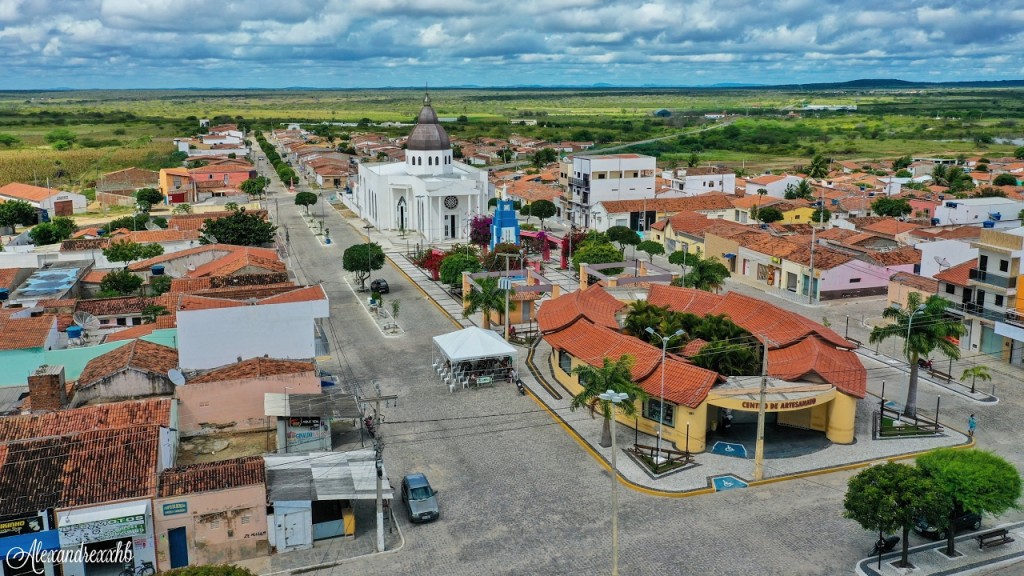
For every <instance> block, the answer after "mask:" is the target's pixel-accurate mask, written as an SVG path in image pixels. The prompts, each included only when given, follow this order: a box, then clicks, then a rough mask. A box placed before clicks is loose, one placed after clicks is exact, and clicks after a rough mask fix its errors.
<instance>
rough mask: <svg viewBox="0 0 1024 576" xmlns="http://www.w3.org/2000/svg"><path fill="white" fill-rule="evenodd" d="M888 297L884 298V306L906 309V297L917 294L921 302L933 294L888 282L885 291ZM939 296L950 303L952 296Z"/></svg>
mask: <svg viewBox="0 0 1024 576" xmlns="http://www.w3.org/2000/svg"><path fill="white" fill-rule="evenodd" d="M887 293H888V296H887V297H886V304H888V305H889V306H892V305H893V304H899V306H900V308H903V309H904V310H906V309H907V297H908V296H910V294H911V293H914V294H918V295H919V296H920V297H921V302H924V301H925V300H927V299H928V297H929V296H934V295H935V294H934V293H929V292H925V291H923V290H921V289H920V288H914V287H913V286H907V285H905V284H902V283H900V282H896V281H893V280H890V281H889V288H888V290H887ZM939 295H940V296H942V297H944V298H947V299H949V300H950V301H952V296H950V295H949V294H939Z"/></svg>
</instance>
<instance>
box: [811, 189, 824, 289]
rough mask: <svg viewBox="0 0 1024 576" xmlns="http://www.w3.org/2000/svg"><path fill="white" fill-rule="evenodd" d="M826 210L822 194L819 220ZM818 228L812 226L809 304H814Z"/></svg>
mask: <svg viewBox="0 0 1024 576" xmlns="http://www.w3.org/2000/svg"><path fill="white" fill-rule="evenodd" d="M824 208H825V192H824V191H822V193H821V206H820V207H819V208H818V220H821V217H822V216H823V215H824V212H822V210H823V209H824ZM817 230H818V229H817V228H815V227H814V226H813V225H811V274H810V276H808V277H807V303H808V304H814V288H815V285H814V246H815V245H816V244H817V243H818V241H817V234H816V232H817Z"/></svg>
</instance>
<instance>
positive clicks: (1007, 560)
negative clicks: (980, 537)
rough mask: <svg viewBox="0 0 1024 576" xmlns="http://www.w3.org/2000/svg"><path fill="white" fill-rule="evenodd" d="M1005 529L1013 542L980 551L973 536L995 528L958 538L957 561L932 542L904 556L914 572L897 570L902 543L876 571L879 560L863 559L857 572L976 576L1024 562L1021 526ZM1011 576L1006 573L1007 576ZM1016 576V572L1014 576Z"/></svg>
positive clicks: (893, 575) (885, 575)
mask: <svg viewBox="0 0 1024 576" xmlns="http://www.w3.org/2000/svg"><path fill="white" fill-rule="evenodd" d="M1000 527H1001V528H1006V529H1007V530H1009V532H1010V536H1011V537H1012V538H1013V542H1010V543H1008V544H1003V545H1001V546H996V547H994V548H989V549H987V550H979V549H978V543H977V540H975V538H974V534H984V533H986V532H988V531H990V530H993V529H994V528H995V527H983V528H982V530H980V531H978V532H973V533H971V534H965V535H963V536H957V538H956V552H957V554H958V556H957V557H956V558H949V557H947V556H946V554H945V550H946V541H945V540H942V541H939V542H931V543H928V544H923V545H921V546H913V547H911V548H910V550H909V553H908V554H907V560H908V561H909V562H910V563H911V564H913V565H914V568H913V569H908V568H897V567H896V566H894V565H893V564H895V563H897V562H899V560H900V557H901V551H902V548H901V547H902V544H903V543H902V542H900V543H899V544H898V545H897V547H896V549H895V550H893V551H892V552H887V553H885V554H883V555H882V567H881V569H879V568H878V557H877V556H872V557H870V558H865V559H864V560H861V561H860V562H858V563H857V568H856V572H857V574H859V575H860V576H897V575H904V574H922V575H924V574H932V575H936V576H938V575H940V574H941V575H947V574H949V575H952V574H968V573H978V572H979V571H980V570H982V569H995V568H997V567H999V566H1005V565H1009V564H1014V563H1017V562H1019V561H1020V560H1021V558H1024V523H1016V524H1009V525H1006V526H1000ZM1010 573H1011V572H1006V574H1010ZM1014 573H1019V572H1014Z"/></svg>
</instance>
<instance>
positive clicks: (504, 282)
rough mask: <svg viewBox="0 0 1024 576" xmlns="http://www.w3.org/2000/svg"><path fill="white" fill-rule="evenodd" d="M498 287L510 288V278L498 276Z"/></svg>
mask: <svg viewBox="0 0 1024 576" xmlns="http://www.w3.org/2000/svg"><path fill="white" fill-rule="evenodd" d="M498 288H501V289H502V290H511V289H512V280H510V279H508V278H505V277H502V278H498Z"/></svg>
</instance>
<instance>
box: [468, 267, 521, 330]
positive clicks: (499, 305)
mask: <svg viewBox="0 0 1024 576" xmlns="http://www.w3.org/2000/svg"><path fill="white" fill-rule="evenodd" d="M477 284H479V285H480V289H479V290H476V289H473V290H470V292H469V294H466V296H465V299H466V302H465V306H466V308H465V309H464V310H463V311H462V317H463V318H469V317H470V316H472V315H473V314H476V313H477V312H482V313H483V315H484V322H483V329H484V330H489V329H490V328H491V312H494V311H495V310H499V311H503V310H505V289H504V288H499V287H498V278H497V277H496V276H487V277H485V278H481V279H480V281H479V282H478V283H477ZM508 309H509V311H512V310H515V309H516V303H515V302H513V301H511V300H510V301H509V303H508Z"/></svg>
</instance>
